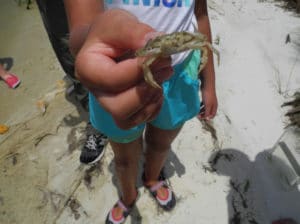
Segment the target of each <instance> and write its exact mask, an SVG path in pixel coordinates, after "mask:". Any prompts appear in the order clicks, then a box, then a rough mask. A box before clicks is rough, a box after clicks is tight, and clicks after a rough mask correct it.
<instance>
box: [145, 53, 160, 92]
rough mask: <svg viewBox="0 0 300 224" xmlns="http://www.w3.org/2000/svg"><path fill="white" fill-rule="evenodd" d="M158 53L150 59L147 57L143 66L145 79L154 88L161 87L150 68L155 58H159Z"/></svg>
mask: <svg viewBox="0 0 300 224" xmlns="http://www.w3.org/2000/svg"><path fill="white" fill-rule="evenodd" d="M157 57H158V56H157V55H152V56H150V57H149V58H148V59H146V61H145V62H144V63H143V65H142V67H143V72H144V79H145V81H146V82H147V83H148V84H149V85H150V86H152V87H154V88H159V89H161V87H160V86H159V85H158V84H157V82H156V81H155V80H154V78H153V74H152V72H151V69H150V65H151V64H152V63H153V62H154V61H155V59H156V58H157Z"/></svg>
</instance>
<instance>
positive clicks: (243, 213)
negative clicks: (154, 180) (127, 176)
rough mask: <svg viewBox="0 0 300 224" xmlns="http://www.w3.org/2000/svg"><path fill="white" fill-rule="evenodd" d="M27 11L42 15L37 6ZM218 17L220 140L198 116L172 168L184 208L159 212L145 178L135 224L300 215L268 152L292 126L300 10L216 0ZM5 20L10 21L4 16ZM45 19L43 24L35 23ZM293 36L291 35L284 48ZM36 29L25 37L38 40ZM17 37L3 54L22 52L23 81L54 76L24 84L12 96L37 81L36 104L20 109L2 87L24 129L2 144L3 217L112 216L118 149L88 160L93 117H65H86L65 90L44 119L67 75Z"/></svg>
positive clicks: (86, 219)
mask: <svg viewBox="0 0 300 224" xmlns="http://www.w3.org/2000/svg"><path fill="white" fill-rule="evenodd" d="M11 4H12V3H11V1H8V0H6V1H5V4H4V3H3V5H4V6H5V7H7V8H9V9H10V10H12V11H13V12H14V13H15V14H16V13H17V12H18V13H20V9H19V8H16V7H12V6H11ZM14 10H15V11H14ZM23 10H24V9H23ZM0 11H3V10H2V6H1V9H0ZM22 13H23V14H22V15H23V16H24V18H25V20H24V21H32V18H31V17H30V18H28V15H27V17H26V16H25V13H27V11H25V12H24V11H22ZM28 13H31V15H32V13H33V14H34V18H35V19H36V21H39V19H40V18H39V16H38V14H37V10H36V6H34V7H33V9H32V11H31V12H30V11H29V12H28ZM209 13H210V18H211V25H212V30H213V37H214V39H216V38H217V37H219V40H220V41H219V44H218V45H216V48H218V49H219V51H220V54H221V64H220V66H216V75H217V93H218V98H219V111H218V115H217V117H216V118H215V119H214V121H213V124H214V127H215V129H216V131H217V140H214V139H213V138H212V137H211V135H210V133H209V132H207V131H205V130H204V129H203V127H202V125H201V124H200V122H199V121H198V120H197V119H193V120H191V121H190V122H188V123H187V124H186V125H185V126H184V128H183V130H182V132H181V134H180V136H179V137H178V138H177V139H176V141H175V142H174V144H173V147H172V152H171V153H170V158H169V160H168V162H167V165H166V168H167V174H168V175H167V176H168V177H169V179H170V181H171V184H172V186H173V188H174V190H175V192H176V195H177V197H178V205H177V207H176V209H175V210H174V211H173V212H171V213H170V214H168V213H163V212H162V211H161V210H157V208H156V205H155V203H154V202H153V201H152V200H151V199H150V197H149V195H148V194H147V193H146V192H144V189H143V188H142V187H141V186H140V188H139V190H140V193H141V197H140V199H139V201H138V203H137V208H138V209H136V210H135V211H134V212H133V217H132V218H129V219H128V221H127V223H151V224H152V223H180V224H181V223H197V224H198V223H199V224H201V223H207V224H222V223H224V224H225V223H229V221H228V220H232V222H231V223H243V224H244V223H260V224H261V223H262V224H264V223H270V222H271V221H272V220H275V219H278V218H281V217H290V218H294V219H295V220H297V221H298V222H300V213H299V211H300V193H299V191H297V190H296V189H294V188H291V187H287V186H286V185H285V184H284V183H282V181H281V179H280V178H279V176H278V170H276V169H274V167H273V165H272V164H271V163H270V162H269V161H268V160H267V159H265V157H266V155H268V150H270V149H271V148H272V147H273V146H274V144H275V143H276V142H277V140H278V139H279V137H280V136H281V134H282V133H283V132H284V127H285V126H286V119H285V117H284V113H285V110H286V108H281V105H282V103H283V102H285V101H286V100H288V99H289V96H291V95H292V94H293V93H294V92H295V91H296V90H297V89H298V90H299V88H300V78H299V77H300V76H299V74H300V63H299V61H300V18H299V17H297V16H295V15H294V14H293V13H291V12H288V11H285V10H283V9H282V8H280V7H277V6H275V4H274V3H272V2H261V3H259V2H257V1H255V0H248V1H246V0H240V1H224V0H215V1H212V0H211V1H209ZM0 15H3V13H0ZM1 18H2V17H1ZM0 21H1V22H0V23H1V25H2V24H3V23H4V20H3V19H1V20H0ZM12 21H14V20H12ZM14 22H15V21H14ZM19 22H20V21H19ZM26 24H28V23H25V22H24V26H25V27H26ZM6 26H7V27H6V28H5V29H4V31H5V34H4V36H5V37H6V40H7V41H8V40H9V38H8V33H10V32H12V30H14V32H15V33H17V34H19V33H18V30H16V29H13V28H12V27H9V25H6ZM1 27H2V26H1ZM13 27H15V26H13ZM30 27H31V26H30V25H28V27H27V28H28V29H29V28H30ZM41 27H42V26H41V23H40V21H39V22H37V24H36V28H37V30H39V29H41V30H42V28H41ZM41 32H42V31H41ZM288 34H289V35H290V39H291V42H290V43H287V44H286V43H285V41H286V36H287V35H288ZM19 35H21V34H19ZM28 35H29V33H26V36H25V37H26V40H27V39H30V38H31V37H29V36H28ZM41 35H42V34H41ZM43 35H44V34H43ZM25 37H24V38H25ZM37 37H38V41H42V42H43V43H44V45H42V46H40V47H38V48H37V49H33V51H32V54H34V55H36V54H38V53H39V52H40V51H41V49H46V50H45V52H48V51H49V44H48V42H47V39H46V38H44V37H45V36H43V38H41V36H39V35H35V36H33V37H32V38H37ZM3 38H4V37H3ZM1 40H2V39H1ZM10 44H11V45H12V46H15V47H14V48H10V49H8V48H7V45H5V46H4V44H3V41H2V44H0V46H1V49H6V50H5V51H4V53H5V54H6V55H19V54H20V55H19V56H16V57H17V59H18V66H17V67H15V70H14V71H15V72H16V73H19V74H26V77H29V76H30V74H29V72H28V71H32V73H34V74H32V76H31V77H30V78H28V82H31V81H32V80H34V78H36V77H38V78H39V79H40V80H43V81H45V82H47V80H44V79H43V77H44V76H42V74H44V73H45V72H47V71H48V72H49V71H50V72H54V73H55V74H54V75H53V76H52V79H51V80H50V81H48V84H47V83H46V84H43V86H44V87H47V88H44V89H43V88H42V90H41V87H39V88H38V86H37V85H36V84H35V85H30V86H27V83H26V82H24V83H23V84H22V85H23V86H21V87H20V89H18V90H16V91H15V92H14V93H16V94H19V95H22V93H24V94H25V95H26V92H28V91H29V90H30V92H32V91H31V89H33V90H35V91H36V94H35V95H30V97H31V98H30V100H28V98H26V99H24V100H25V102H26V103H22V101H20V105H21V106H19V109H20V110H21V109H22V110H23V111H22V113H20V110H16V109H14V108H15V107H12V106H11V101H12V100H14V99H15V96H14V95H13V93H12V92H9V90H7V89H6V88H5V86H4V85H3V83H1V89H2V90H3V91H1V93H0V94H1V95H0V96H1V98H0V99H1V104H0V105H6V109H5V113H4V114H5V117H2V109H1V117H0V121H1V122H2V123H3V122H5V123H6V124H8V125H15V126H14V127H15V129H14V132H13V133H8V135H6V137H5V136H4V137H2V142H0V148H1V151H0V168H1V170H0V214H3V216H1V215H0V223H9V224H10V223H22V224H23V223H53V222H54V223H64V224H66V223H85V224H86V223H103V222H102V220H104V219H105V216H106V214H107V212H108V210H109V209H110V207H111V206H112V204H113V203H114V202H115V200H117V195H116V192H117V190H116V187H115V184H116V179H115V176H114V172H113V165H112V162H111V161H112V152H111V150H110V148H109V147H108V149H107V151H106V154H105V157H104V159H103V160H102V162H101V163H100V165H99V167H98V168H96V169H95V171H88V168H87V167H83V166H81V165H80V164H79V162H78V156H79V153H80V146H81V144H82V139H83V126H84V124H83V122H78V123H76V122H75V123H72V124H71V123H66V120H65V118H67V116H68V115H69V116H68V118H70V117H72V116H73V118H74V119H75V120H76V118H78V117H77V116H78V113H77V111H76V109H75V108H74V106H72V105H71V104H69V103H66V100H65V99H64V96H63V95H60V96H59V97H57V98H55V100H53V103H51V104H50V106H49V108H48V110H47V112H46V114H45V115H44V116H36V115H34V114H35V113H36V109H35V101H36V100H37V99H39V97H40V96H42V95H44V94H46V93H47V92H48V91H49V90H50V89H51V88H53V86H55V83H56V80H57V79H60V78H61V70H60V69H59V66H58V64H57V62H56V61H55V60H53V53H49V55H50V56H47V55H48V53H45V54H43V56H42V62H43V63H42V64H40V65H39V66H41V68H39V69H40V70H39V71H37V72H35V70H34V69H32V67H35V66H33V65H36V64H39V63H38V62H30V61H28V63H29V64H28V63H27V64H28V65H27V64H26V63H25V64H23V63H21V61H22V60H21V58H22V57H23V56H22V55H24V54H25V53H26V54H27V53H28V52H29V51H28V52H24V51H19V48H18V49H16V46H19V45H20V43H19V42H18V43H15V42H14V40H11V43H10ZM28 54H29V53H28ZM6 55H5V56H6ZM48 57H49V59H50V60H51V61H52V62H53V63H52V67H51V68H50V67H47V66H46V63H45V62H46V61H47V58H48ZM27 60H29V59H27ZM35 60H37V61H38V59H35ZM21 65H22V66H23V67H22V66H21ZM43 66H44V67H43ZM53 66H54V67H53ZM25 68H27V69H29V70H24V69H25ZM53 68H55V69H53ZM22 69H23V70H22ZM30 69H32V70H30ZM22 71H26V72H24V73H23V72H22ZM21 77H22V75H21ZM26 77H25V76H24V77H22V78H23V79H24V80H26ZM30 80H31V81H30ZM32 82H33V81H32ZM33 83H34V82H33ZM36 88H37V89H36ZM18 91H19V92H18ZM26 100H27V101H26ZM30 103H31V105H30ZM10 107H11V110H9V109H8V108H10ZM14 117H16V119H14ZM20 117H21V118H20ZM17 118H20V119H21V121H20V119H17ZM31 118H32V119H31ZM30 119H31V120H30ZM25 121H28V122H25ZM16 123H17V124H16ZM45 124H47V125H45ZM74 136H75V137H74ZM219 150H221V153H222V154H219V155H220V158H219V160H218V161H217V162H216V164H215V165H214V166H213V167H214V168H216V172H210V171H209V170H206V169H205V167H209V165H210V164H209V161H211V160H212V158H213V153H216V152H218V151H219ZM87 175H90V176H91V183H88V182H89V181H87V180H88V178H87ZM23 177H26V178H23ZM75 199H76V200H77V202H78V204H76V203H75V205H77V206H72V203H70V202H71V201H72V200H73V202H74V201H75V202H76V200H75ZM1 206H2V207H1Z"/></svg>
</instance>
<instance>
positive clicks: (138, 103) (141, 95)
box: [93, 83, 162, 120]
mask: <svg viewBox="0 0 300 224" xmlns="http://www.w3.org/2000/svg"><path fill="white" fill-rule="evenodd" d="M93 94H94V95H95V97H96V98H97V100H98V102H99V103H100V104H101V105H102V107H103V108H104V109H105V110H106V111H108V112H109V113H110V114H111V115H112V116H113V117H114V118H115V119H116V120H126V119H128V118H129V117H131V116H133V115H134V114H136V113H137V112H138V111H140V110H142V108H144V107H146V106H147V105H148V104H151V103H155V102H157V101H158V99H159V98H160V97H161V96H162V90H161V89H156V88H153V87H151V86H149V85H147V84H146V83H141V84H139V85H136V86H134V87H132V88H130V89H128V90H125V91H122V92H120V93H117V94H108V93H103V92H100V91H97V90H95V91H94V92H93Z"/></svg>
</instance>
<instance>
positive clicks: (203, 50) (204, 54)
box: [199, 47, 208, 73]
mask: <svg viewBox="0 0 300 224" xmlns="http://www.w3.org/2000/svg"><path fill="white" fill-rule="evenodd" d="M200 50H201V54H202V55H201V64H200V66H199V73H200V72H201V71H202V69H203V68H204V67H205V65H206V63H207V54H208V50H207V48H206V47H201V48H200Z"/></svg>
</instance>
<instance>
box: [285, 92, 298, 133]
mask: <svg viewBox="0 0 300 224" xmlns="http://www.w3.org/2000/svg"><path fill="white" fill-rule="evenodd" d="M282 106H283V107H286V106H288V107H289V109H288V112H287V113H286V114H285V116H287V117H288V119H289V125H295V126H297V127H300V92H296V93H295V95H294V98H293V100H291V101H288V102H285V103H284V104H282Z"/></svg>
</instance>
